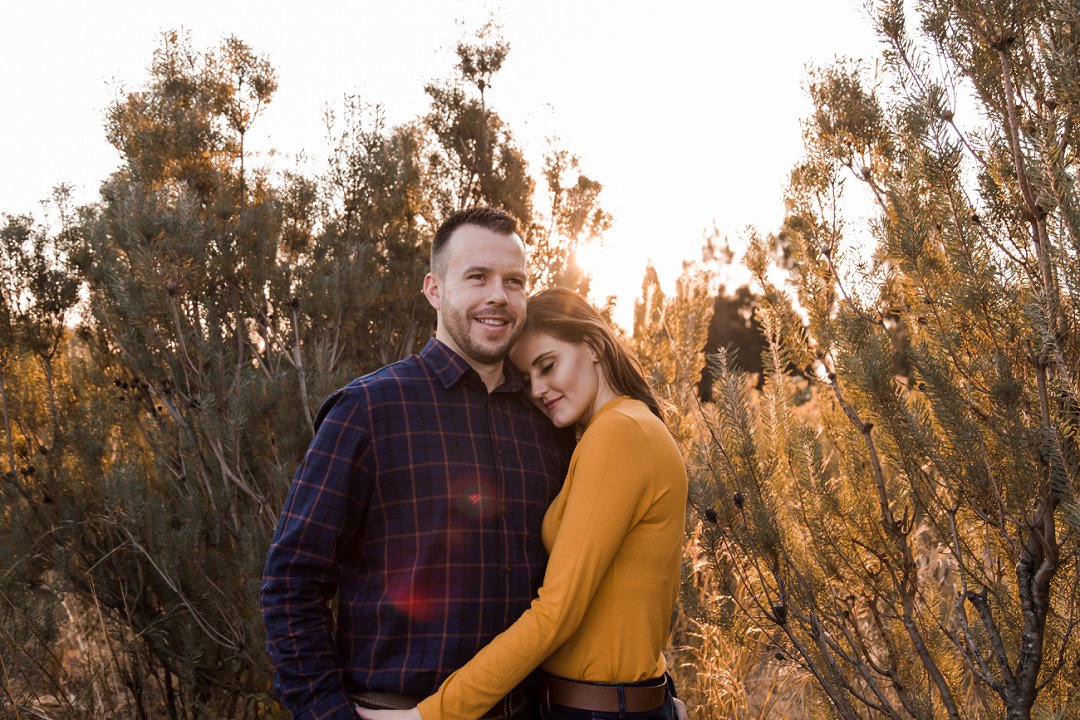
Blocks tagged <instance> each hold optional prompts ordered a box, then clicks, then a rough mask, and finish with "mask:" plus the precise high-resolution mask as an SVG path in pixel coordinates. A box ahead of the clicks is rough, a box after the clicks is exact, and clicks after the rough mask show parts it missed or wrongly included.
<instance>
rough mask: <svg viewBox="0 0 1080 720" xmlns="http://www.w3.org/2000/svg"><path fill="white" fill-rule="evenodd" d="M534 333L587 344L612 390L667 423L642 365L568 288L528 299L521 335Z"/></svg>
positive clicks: (603, 322)
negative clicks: (638, 401) (598, 360)
mask: <svg viewBox="0 0 1080 720" xmlns="http://www.w3.org/2000/svg"><path fill="white" fill-rule="evenodd" d="M530 330H534V331H536V332H542V333H545V334H547V335H551V336H552V337H554V338H557V339H559V340H562V341H563V342H569V343H586V344H588V345H589V346H590V347H592V349H593V350H595V351H596V353H597V355H599V356H600V366H601V367H602V368H603V370H604V377H605V379H606V380H607V382H608V384H609V385H610V386H611V389H612V390H614V391H615V392H617V393H618V394H619V395H626V396H628V397H631V398H634V399H635V400H640V401H641V402H643V403H645V404H646V405H647V406H648V407H649V409H650V410H652V412H653V414H654V415H656V417H658V418H660V419H661V420H664V411H663V410H662V409H661V407H660V403H659V401H658V400H657V397H656V393H654V392H653V390H652V388H651V387H649V383H648V381H646V380H645V374H644V373H643V372H642V371H641V365H640V364H639V363H638V361H637V359H636V358H635V357H634V356H633V355H632V354H631V353H630V351H629V350H627V349H626V347H625V346H624V345H623V344H622V342H620V341H619V338H618V337H617V336H616V335H615V331H614V330H612V329H611V326H610V325H608V323H607V321H605V320H604V318H603V317H601V316H600V313H598V312H597V311H596V308H594V307H593V306H592V305H590V304H589V302H588V301H587V300H585V298H583V297H581V296H580V295H578V294H577V293H575V292H573V291H571V290H567V289H566V288H551V289H549V290H543V291H541V292H538V293H537V294H536V295H533V296H532V297H530V298H529V302H528V305H527V307H526V311H525V325H524V327H523V329H522V333H523V334H524V333H526V332H529V331H530Z"/></svg>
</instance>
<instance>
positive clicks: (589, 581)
mask: <svg viewBox="0 0 1080 720" xmlns="http://www.w3.org/2000/svg"><path fill="white" fill-rule="evenodd" d="M654 476H655V472H654V470H653V458H652V457H651V453H650V452H649V442H648V438H647V437H646V436H645V434H644V432H643V431H642V430H641V428H640V427H638V425H637V423H636V422H634V421H633V420H632V419H631V418H628V417H626V416H624V415H621V414H619V413H614V412H612V413H607V414H605V415H601V416H599V417H597V418H596V420H595V422H594V425H593V426H591V427H589V428H588V430H587V431H586V433H585V434H584V435H583V436H582V439H581V442H580V443H579V445H578V448H577V452H576V458H575V459H574V460H573V461H572V463H571V471H570V476H569V477H568V478H567V493H568V494H567V499H566V506H565V512H564V514H563V519H562V524H561V526H560V527H559V532H558V536H557V537H556V538H555V542H554V544H553V546H552V548H551V557H550V559H549V560H548V565H547V571H546V573H545V574H544V582H543V586H542V587H541V588H540V591H539V594H538V597H537V598H536V599H535V600H533V602H532V605H531V606H530V607H529V609H528V610H526V611H525V612H524V613H523V614H522V615H521V617H520V618H518V620H517V621H516V622H515V623H514V624H513V625H511V626H510V627H509V628H508V629H507V630H506V631H504V632H503V633H501V634H500V635H498V636H497V637H495V638H494V639H493V640H492V641H491V643H489V644H488V645H487V646H486V647H484V648H483V649H482V650H481V651H480V652H479V653H477V655H476V656H475V657H474V658H473V659H472V660H470V661H469V662H468V663H467V664H466V665H465V666H464V667H462V668H461V669H459V670H458V671H457V672H454V673H453V674H451V675H450V676H449V677H448V678H447V679H446V680H445V681H444V682H443V684H442V685H441V686H440V687H439V689H438V691H436V693H435V694H434V695H432V696H430V697H428V698H426V699H425V700H424V701H423V702H421V703H420V706H419V710H420V714H421V716H422V717H423V720H470V719H472V718H478V717H480V716H481V715H482V714H483V713H484V712H486V711H487V710H489V709H490V708H491V707H493V706H494V705H495V703H497V702H498V701H499V700H500V699H501V698H502V697H503V696H504V695H506V694H507V693H508V692H510V691H511V690H512V689H513V688H514V687H516V686H517V685H518V684H519V683H520V682H521V681H523V680H524V679H525V678H526V677H527V676H528V675H529V673H530V672H532V671H533V670H535V669H536V668H537V667H538V666H539V665H540V663H541V662H543V661H544V659H545V658H547V656H548V655H550V654H551V653H552V652H554V651H555V650H556V649H557V648H558V647H559V646H560V645H562V644H563V643H564V642H566V640H567V639H569V638H570V636H571V635H573V633H574V631H575V630H576V629H577V627H578V626H579V625H580V624H581V621H582V619H583V618H584V616H585V612H586V610H587V609H588V607H589V605H590V604H591V602H592V599H593V597H594V596H595V595H596V592H597V589H598V587H599V585H600V582H601V581H602V580H603V578H604V576H605V575H606V574H607V572H608V569H609V568H610V567H611V565H612V562H613V561H614V559H615V555H616V553H617V552H618V550H619V547H620V545H621V544H622V542H623V539H624V538H625V537H626V534H627V532H628V531H629V530H630V528H632V527H633V526H634V524H636V523H637V522H638V521H639V520H640V519H641V517H642V516H643V515H644V513H645V511H646V510H647V509H648V506H649V500H650V497H651V494H652V489H653V478H654Z"/></svg>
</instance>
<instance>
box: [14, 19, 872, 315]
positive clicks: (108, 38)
mask: <svg viewBox="0 0 1080 720" xmlns="http://www.w3.org/2000/svg"><path fill="white" fill-rule="evenodd" d="M859 8H860V5H859V3H858V2H855V1H854V0H830V2H821V3H805V2H795V1H794V0H788V1H786V2H781V3H699V2H688V1H684V2H673V3H666V4H664V5H663V8H662V9H658V6H655V5H652V4H646V3H636V2H620V3H614V2H588V3H581V2H570V1H568V0H555V1H553V2H546V3H506V4H505V5H502V6H500V5H499V4H498V3H494V2H490V1H486V0H475V1H474V0H458V1H457V2H416V1H413V2H402V3H355V4H348V5H341V4H331V3H328V2H312V3H308V4H305V6H304V10H303V12H302V13H297V12H296V9H295V7H292V6H288V5H285V4H284V3H274V2H270V3H264V4H263V5H262V6H260V10H259V12H258V13H253V12H251V11H250V9H248V8H246V7H244V6H241V5H239V4H235V5H230V4H219V3H211V2H208V1H203V0H193V2H186V3H180V4H169V5H163V6H159V7H155V8H154V9H153V10H148V9H147V8H146V6H145V5H140V4H136V3H133V2H116V1H112V2H104V3H94V4H71V6H70V7H67V8H65V9H64V11H63V12H62V13H57V12H56V9H55V7H54V6H49V5H45V4H34V3H22V4H15V5H13V6H12V7H10V8H7V9H6V10H5V13H6V15H7V17H8V20H9V22H5V23H3V24H2V26H0V62H3V64H4V67H8V68H15V70H13V71H12V72H7V73H4V74H3V76H2V77H0V92H2V93H3V96H5V97H19V98H22V99H23V101H22V107H23V108H27V111H25V112H10V113H5V114H4V115H3V117H0V157H2V158H3V162H4V165H5V167H6V168H8V171H7V172H5V173H3V175H2V176H0V199H2V200H3V203H2V208H0V209H2V210H3V211H4V212H14V213H22V212H32V211H34V210H35V208H36V203H37V202H38V200H39V199H41V198H45V197H48V195H49V193H50V191H51V188H52V186H53V185H54V184H55V183H57V182H60V181H65V182H69V183H71V184H72V186H73V188H74V192H73V197H74V200H75V202H84V201H87V200H91V199H94V198H95V197H96V194H97V189H98V184H99V183H100V182H101V181H102V180H103V179H104V178H105V177H106V176H107V175H108V173H109V172H111V171H112V170H113V169H114V168H115V167H116V166H117V165H118V164H119V159H118V158H117V156H116V154H115V151H113V150H112V148H111V147H110V146H109V145H108V144H107V143H106V142H105V139H104V134H103V132H102V121H103V113H104V111H105V109H106V107H107V106H108V104H109V103H110V102H111V101H112V100H113V99H114V96H115V91H116V89H118V88H122V87H125V86H127V87H131V86H135V85H138V83H139V82H140V81H141V79H142V78H143V77H144V76H145V67H146V58H148V57H150V53H151V51H152V49H153V47H154V46H155V45H156V43H157V40H158V38H159V35H160V32H161V31H163V30H168V29H170V28H180V27H183V28H187V29H189V30H190V32H191V33H192V37H193V41H194V44H195V45H196V46H199V47H208V46H211V45H214V44H216V43H217V42H218V41H219V40H220V39H222V38H223V37H226V36H228V35H230V34H236V35H237V36H239V37H240V38H241V39H242V40H244V41H245V42H246V43H248V44H249V45H250V46H251V47H253V48H255V49H256V50H257V51H258V52H260V53H265V54H266V55H267V56H268V57H269V59H270V61H271V63H273V65H274V66H275V67H276V68H277V69H278V70H279V73H280V76H279V86H280V87H279V90H278V93H277V95H276V97H275V101H274V103H273V104H272V105H271V106H270V107H269V108H267V110H266V112H265V114H264V115H263V117H261V118H260V119H259V121H258V123H257V124H256V125H255V126H254V127H253V128H252V130H251V133H250V136H249V137H248V138H247V140H246V149H247V150H248V151H249V153H250V162H251V164H252V165H253V166H258V165H263V164H265V165H269V166H270V167H273V168H277V169H280V170H286V169H301V170H303V171H306V172H309V174H314V173H317V172H319V171H320V170H321V167H319V166H320V163H321V162H322V159H323V158H325V157H327V156H328V154H329V152H328V151H329V143H328V142H327V139H326V132H325V126H324V118H323V110H324V108H326V107H327V106H329V107H331V108H335V109H340V107H341V104H342V100H341V98H342V97H343V96H344V95H345V94H347V93H357V94H358V95H359V96H360V97H362V98H363V99H364V100H366V101H368V102H371V103H379V104H382V105H383V106H384V108H385V111H386V113H387V119H388V121H389V122H390V123H391V124H396V123H398V122H402V121H404V120H407V119H409V118H411V117H414V116H415V115H416V114H417V113H418V112H420V111H422V110H423V108H424V106H425V97H424V94H423V92H422V88H423V84H424V83H425V82H427V81H429V80H431V79H433V78H436V77H439V76H441V75H442V74H443V73H444V72H445V69H446V68H447V67H449V66H450V65H451V64H452V63H453V57H452V56H453V46H454V44H455V43H456V42H457V40H458V39H459V38H460V37H461V36H462V35H466V36H467V35H469V34H470V33H471V32H472V30H473V29H475V28H477V27H479V26H481V25H482V24H483V23H484V22H485V21H486V20H487V19H488V18H489V17H491V16H494V17H495V18H496V20H497V21H498V22H499V23H500V24H501V26H502V34H503V36H504V37H505V38H506V40H507V41H508V42H509V44H510V46H511V52H510V55H509V57H508V59H507V62H506V65H505V67H504V69H503V71H502V72H501V73H500V75H499V77H498V78H497V79H496V82H495V83H494V85H493V86H492V87H491V88H490V90H489V95H490V98H491V101H492V103H493V105H494V106H496V107H498V108H499V112H500V114H501V115H502V117H503V118H504V119H505V120H506V121H507V122H508V123H509V125H510V126H511V127H513V128H514V130H515V134H516V137H517V138H518V140H519V142H520V143H521V145H522V147H523V150H524V152H525V155H526V158H527V159H528V161H529V163H530V168H531V170H532V172H534V173H535V172H538V171H539V168H540V167H541V164H542V157H543V154H544V151H545V149H546V147H547V142H548V138H550V137H551V136H552V135H556V134H557V135H558V136H559V137H560V142H561V143H562V144H564V145H565V146H567V147H572V148H574V149H575V151H576V152H578V153H579V154H580V156H581V159H582V163H583V166H584V168H585V169H586V172H587V173H588V175H589V176H590V177H591V178H594V179H595V180H597V181H599V182H600V183H602V184H603V186H604V191H603V203H604V207H605V208H606V209H607V210H608V211H609V212H610V213H611V214H612V216H613V224H612V227H611V229H610V230H609V231H608V232H607V233H605V236H604V240H605V242H604V243H603V248H604V251H603V252H602V253H600V254H599V257H592V258H591V259H590V260H589V261H588V265H589V266H590V269H591V270H592V271H593V272H594V273H595V275H596V278H595V281H594V294H595V296H597V297H598V298H599V297H604V296H606V295H609V294H615V295H618V296H619V297H620V298H621V302H620V307H619V310H618V313H617V318H618V319H619V320H620V322H622V323H623V324H624V325H627V326H628V325H629V317H630V314H631V312H632V305H633V299H634V298H635V297H636V296H637V294H638V293H639V292H640V288H641V278H642V274H643V271H644V267H645V264H646V263H647V262H648V261H649V260H650V259H651V260H652V262H653V263H654V265H655V266H656V268H657V271H658V273H659V275H660V277H661V279H662V281H663V282H664V284H665V286H670V284H671V283H672V282H673V279H674V277H675V276H676V275H677V274H678V273H679V272H680V270H681V266H682V262H683V260H688V259H689V260H695V259H697V258H698V257H699V256H700V247H701V244H702V238H703V233H704V231H705V230H707V229H708V228H710V227H712V225H713V221H714V220H715V222H716V224H717V225H718V227H719V229H720V231H721V233H722V234H724V235H728V236H730V237H731V238H732V240H733V242H734V241H737V239H738V236H739V235H740V233H741V232H742V230H743V228H745V227H746V226H748V225H752V226H755V227H758V228H761V229H762V230H763V231H768V230H769V229H775V228H776V227H778V225H779V223H780V220H781V218H782V215H783V205H782V202H781V200H780V198H781V194H782V190H783V186H784V183H785V182H786V177H787V173H788V170H789V165H790V162H791V158H793V157H796V156H797V155H798V153H799V152H800V151H801V136H800V128H799V118H800V117H802V116H804V115H805V114H806V112H807V110H808V108H809V104H808V101H807V99H806V97H805V92H804V90H803V84H804V77H805V64H806V63H810V62H814V63H826V62H829V61H831V60H832V58H833V56H834V55H837V54H847V55H853V56H869V55H871V54H873V53H874V52H876V49H877V48H876V42H875V41H874V39H873V37H872V34H871V33H869V32H868V31H867V28H868V21H867V20H866V19H865V17H864V15H863V13H862V11H861V10H860V9H859ZM58 48H63V53H60V52H58V51H57V50H58ZM585 254H588V255H596V254H597V253H596V252H595V251H592V250H587V251H585Z"/></svg>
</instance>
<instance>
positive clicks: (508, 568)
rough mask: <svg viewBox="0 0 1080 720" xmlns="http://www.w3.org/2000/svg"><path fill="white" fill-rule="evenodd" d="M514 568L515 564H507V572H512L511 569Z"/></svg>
mask: <svg viewBox="0 0 1080 720" xmlns="http://www.w3.org/2000/svg"><path fill="white" fill-rule="evenodd" d="M513 569H514V566H513V565H507V566H506V572H510V571H511V570H513Z"/></svg>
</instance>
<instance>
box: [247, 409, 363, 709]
mask: <svg viewBox="0 0 1080 720" xmlns="http://www.w3.org/2000/svg"><path fill="white" fill-rule="evenodd" d="M317 423H318V424H317V426H316V431H315V437H314V438H313V439H312V441H311V445H310V446H309V447H308V450H307V453H306V454H305V456H304V459H303V462H301V464H300V467H299V469H298V470H297V471H296V476H295V477H294V478H293V482H292V485H291V486H290V488H289V493H288V495H287V496H286V498H285V504H284V508H283V510H282V512H281V516H280V518H279V519H278V526H277V530H276V531H275V533H274V538H273V541H272V543H271V546H270V551H269V553H268V554H267V559H266V568H265V570H264V573H263V581H262V588H261V593H260V603H261V606H262V616H263V624H264V625H265V627H266V638H267V649H268V650H269V652H270V657H271V660H272V661H273V664H274V669H275V675H274V689H275V691H276V692H277V694H278V697H279V698H280V699H281V701H282V703H283V704H284V705H285V706H286V707H287V708H288V709H289V710H291V711H292V713H293V716H294V717H295V718H297V720H330V719H333V720H337V719H338V718H341V720H344V719H345V718H354V717H355V715H354V713H353V709H352V702H351V701H350V700H349V697H348V695H347V694H346V692H345V688H344V685H343V682H342V669H341V667H340V663H339V661H338V657H337V653H336V652H335V646H334V619H333V616H332V614H331V611H330V605H329V603H330V600H331V599H332V598H333V597H334V595H335V594H336V593H337V589H338V580H339V568H338V546H339V542H340V540H341V538H342V536H343V534H344V529H345V528H346V527H350V525H347V524H346V518H351V517H352V516H351V514H350V513H349V506H350V504H351V502H352V498H354V497H357V496H358V495H359V494H360V493H361V492H362V488H359V487H357V485H358V484H361V483H362V482H363V479H364V476H363V475H362V474H359V473H357V472H355V470H356V466H357V464H358V459H359V458H360V457H361V455H362V454H363V452H364V450H365V449H366V448H367V447H368V446H369V442H368V441H369V437H370V435H369V432H368V430H367V424H366V421H365V414H364V412H363V406H362V403H361V402H359V399H358V397H357V394H356V393H349V392H347V391H343V390H339V391H338V392H337V393H335V394H333V395H331V396H330V397H329V398H328V399H327V401H326V402H325V403H324V404H323V407H322V408H321V409H320V411H319V417H318V420H317ZM353 522H355V520H353ZM350 524H351V523H350ZM350 531H351V532H354V531H355V528H351V527H350ZM350 534H351V533H350Z"/></svg>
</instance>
